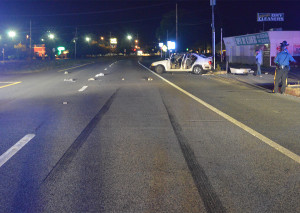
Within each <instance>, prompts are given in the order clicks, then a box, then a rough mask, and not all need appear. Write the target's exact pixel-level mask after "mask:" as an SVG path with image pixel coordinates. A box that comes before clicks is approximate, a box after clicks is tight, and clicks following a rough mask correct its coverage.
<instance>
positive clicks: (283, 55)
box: [274, 41, 296, 94]
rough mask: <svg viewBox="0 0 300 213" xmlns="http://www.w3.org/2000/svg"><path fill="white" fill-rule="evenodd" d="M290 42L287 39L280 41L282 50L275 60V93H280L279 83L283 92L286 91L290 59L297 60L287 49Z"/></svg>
mask: <svg viewBox="0 0 300 213" xmlns="http://www.w3.org/2000/svg"><path fill="white" fill-rule="evenodd" d="M287 46H289V44H288V43H287V41H283V42H282V43H280V49H281V52H280V53H278V54H277V56H276V58H275V60H274V62H275V64H276V70H275V76H274V93H278V85H279V83H281V84H282V86H281V93H282V94H283V93H285V88H286V84H287V78H288V72H289V70H290V61H291V62H296V61H295V59H294V58H293V57H292V56H291V54H289V52H288V50H287Z"/></svg>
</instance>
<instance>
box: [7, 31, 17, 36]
mask: <svg viewBox="0 0 300 213" xmlns="http://www.w3.org/2000/svg"><path fill="white" fill-rule="evenodd" d="M16 35H17V34H16V32H15V31H12V30H10V31H9V32H8V36H9V37H10V38H14V37H16Z"/></svg>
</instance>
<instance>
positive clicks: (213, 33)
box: [210, 0, 216, 70]
mask: <svg viewBox="0 0 300 213" xmlns="http://www.w3.org/2000/svg"><path fill="white" fill-rule="evenodd" d="M210 5H211V9H212V23H211V28H212V49H213V58H214V70H215V69H216V32H215V14H214V6H215V5H216V0H210Z"/></svg>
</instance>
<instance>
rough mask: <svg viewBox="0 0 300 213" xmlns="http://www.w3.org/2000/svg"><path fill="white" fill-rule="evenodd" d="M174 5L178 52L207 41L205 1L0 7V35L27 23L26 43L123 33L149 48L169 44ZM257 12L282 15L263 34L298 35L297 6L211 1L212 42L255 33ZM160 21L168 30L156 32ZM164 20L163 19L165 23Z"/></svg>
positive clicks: (55, 0)
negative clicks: (53, 35) (29, 39)
mask: <svg viewBox="0 0 300 213" xmlns="http://www.w3.org/2000/svg"><path fill="white" fill-rule="evenodd" d="M176 2H177V3H178V14H179V19H178V22H179V23H178V24H179V25H178V26H179V32H178V35H179V40H180V43H181V46H182V47H183V46H184V47H191V46H193V45H204V44H207V43H210V41H211V27H210V26H211V6H210V4H209V0H193V1H175V0H174V1H143V0H140V1H129V0H122V1H114V0H110V1H100V0H98V1H97V0H94V1H86V0H82V1H78V0H77V1H71V0H69V1H64V0H52V1H43V0H37V1H30V0H26V1H25V0H23V1H14V0H9V1H3V0H1V1H0V35H2V36H4V35H5V34H6V31H7V30H8V29H15V30H16V31H17V32H18V33H19V35H24V36H25V35H26V34H29V22H30V20H31V22H32V39H33V40H35V41H38V40H40V38H41V37H42V36H43V34H45V33H46V31H47V30H51V31H52V32H55V33H56V35H57V36H58V37H59V38H60V39H63V40H65V41H71V40H72V38H73V37H74V34H75V28H76V27H77V29H78V36H79V37H80V36H85V35H88V34H95V35H97V36H100V35H103V36H105V37H108V36H109V35H110V33H111V34H112V36H116V37H118V38H119V39H120V38H123V37H125V36H126V35H127V34H128V33H130V34H132V35H134V36H137V35H138V37H139V40H140V42H141V44H144V45H146V44H147V45H151V44H153V43H155V42H157V41H158V37H159V38H160V39H161V40H162V41H164V40H166V31H168V37H169V39H175V15H174V14H175V4H176ZM258 12H275V13H284V14H285V21H284V22H267V23H265V29H270V28H278V27H282V28H283V30H300V21H299V20H300V1H295V0H294V1H289V0H281V1H276V0H273V1H265V0H253V1H243V0H239V1H238V0H217V5H216V7H215V25H216V41H217V42H219V41H220V28H221V27H222V28H223V36H224V37H226V36H235V35H241V34H247V33H257V32H259V31H260V30H262V28H263V25H262V23H258V22H257V21H256V17H257V13H258ZM163 17H165V19H167V20H168V21H167V23H168V24H169V27H168V29H165V28H164V29H163V31H164V33H162V32H160V33H159V32H157V31H158V30H157V29H158V28H159V26H160V22H161V21H162V19H163ZM166 17H167V18H166Z"/></svg>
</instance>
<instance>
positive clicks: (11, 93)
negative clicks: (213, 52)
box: [0, 58, 300, 213]
mask: <svg viewBox="0 0 300 213" xmlns="http://www.w3.org/2000/svg"><path fill="white" fill-rule="evenodd" d="M138 60H141V64H140V63H139V62H138ZM149 63H150V61H149V60H147V59H140V58H139V59H137V58H124V59H120V58H118V59H117V58H110V59H106V60H103V61H101V60H100V61H98V62H97V63H93V64H89V65H86V66H82V67H78V68H74V69H70V70H49V71H44V72H40V73H31V74H30V73H29V74H28V73H27V74H21V73H20V74H14V75H1V76H0V79H1V81H0V141H1V143H0V165H1V166H0V212H217V213H219V212H300V203H299V200H300V157H299V155H300V143H299V142H300V140H299V138H300V137H299V136H300V131H299V129H300V120H299V117H300V116H299V115H300V107H299V105H300V101H299V99H298V98H294V97H290V96H284V95H277V94H271V93H268V92H267V91H266V90H264V89H259V88H257V87H254V86H251V85H248V84H244V83H242V82H239V81H235V80H234V79H232V78H220V77H216V76H196V75H193V74H188V73H176V74H170V73H164V74H162V75H160V76H157V75H155V74H154V73H151V72H150V71H149V70H148V69H146V68H145V67H144V66H146V67H148V66H149V65H150V64H149ZM143 65H144V66H143ZM66 71H67V72H68V74H65V72H66ZM100 73H103V74H104V76H98V77H95V76H96V75H97V74H100ZM160 77H162V78H163V79H162V78H160ZM91 78H94V79H95V80H92V79H91ZM152 79H153V80H152ZM16 144H17V145H16ZM11 147H14V148H13V149H12V148H11ZM8 156H9V157H8Z"/></svg>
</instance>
